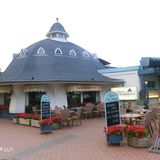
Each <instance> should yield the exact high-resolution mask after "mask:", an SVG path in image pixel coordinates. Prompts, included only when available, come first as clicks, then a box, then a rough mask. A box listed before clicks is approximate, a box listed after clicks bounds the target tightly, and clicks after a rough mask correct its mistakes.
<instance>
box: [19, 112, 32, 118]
mask: <svg viewBox="0 0 160 160" xmlns="http://www.w3.org/2000/svg"><path fill="white" fill-rule="evenodd" d="M31 117H32V115H31V114H29V113H18V114H16V118H24V119H31Z"/></svg>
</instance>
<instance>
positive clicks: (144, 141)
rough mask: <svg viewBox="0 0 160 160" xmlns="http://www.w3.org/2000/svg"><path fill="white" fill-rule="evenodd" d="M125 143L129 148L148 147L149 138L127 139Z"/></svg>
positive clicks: (149, 144)
mask: <svg viewBox="0 0 160 160" xmlns="http://www.w3.org/2000/svg"><path fill="white" fill-rule="evenodd" d="M127 143H128V145H129V146H132V147H138V148H140V147H142V148H145V147H150V146H151V143H150V138H149V137H144V138H136V137H127Z"/></svg>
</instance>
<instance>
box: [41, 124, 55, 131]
mask: <svg viewBox="0 0 160 160" xmlns="http://www.w3.org/2000/svg"><path fill="white" fill-rule="evenodd" d="M52 128H53V126H52V124H51V125H45V124H43V125H40V130H41V133H49V132H52Z"/></svg>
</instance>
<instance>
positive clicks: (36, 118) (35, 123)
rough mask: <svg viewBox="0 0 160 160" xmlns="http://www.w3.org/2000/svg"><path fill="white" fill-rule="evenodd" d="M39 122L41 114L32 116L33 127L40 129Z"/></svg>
mask: <svg viewBox="0 0 160 160" xmlns="http://www.w3.org/2000/svg"><path fill="white" fill-rule="evenodd" d="M39 120H40V114H32V119H31V126H32V127H38V128H39V127H40V124H39Z"/></svg>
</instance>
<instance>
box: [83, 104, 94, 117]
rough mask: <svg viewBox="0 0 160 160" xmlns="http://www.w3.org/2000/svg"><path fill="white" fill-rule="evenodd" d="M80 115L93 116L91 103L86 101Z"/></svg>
mask: <svg viewBox="0 0 160 160" xmlns="http://www.w3.org/2000/svg"><path fill="white" fill-rule="evenodd" d="M82 116H83V117H84V118H88V117H93V104H92V103H86V105H85V106H84V107H83V110H82Z"/></svg>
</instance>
